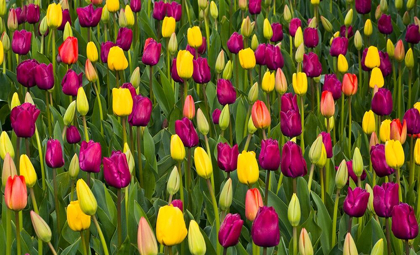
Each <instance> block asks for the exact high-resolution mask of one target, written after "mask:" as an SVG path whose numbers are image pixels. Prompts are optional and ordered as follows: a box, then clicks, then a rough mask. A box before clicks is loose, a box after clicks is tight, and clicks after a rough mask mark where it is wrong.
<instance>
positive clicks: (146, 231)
mask: <svg viewBox="0 0 420 255" xmlns="http://www.w3.org/2000/svg"><path fill="white" fill-rule="evenodd" d="M137 246H138V249H139V252H140V254H141V255H151V254H158V247H157V244H156V238H155V234H153V230H152V229H151V228H150V226H149V223H148V222H147V220H146V218H144V217H141V218H140V222H139V228H138V230H137Z"/></svg>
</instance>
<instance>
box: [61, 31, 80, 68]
mask: <svg viewBox="0 0 420 255" xmlns="http://www.w3.org/2000/svg"><path fill="white" fill-rule="evenodd" d="M58 55H59V56H60V58H61V62H63V63H64V64H67V65H72V64H75V63H76V62H77V59H78V57H79V47H78V45H77V38H76V37H72V36H69V37H67V39H66V40H65V41H64V42H63V43H62V44H61V45H60V47H58Z"/></svg>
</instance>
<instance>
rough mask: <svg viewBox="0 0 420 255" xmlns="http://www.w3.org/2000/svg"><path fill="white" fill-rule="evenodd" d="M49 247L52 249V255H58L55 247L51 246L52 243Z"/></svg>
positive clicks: (49, 243)
mask: <svg viewBox="0 0 420 255" xmlns="http://www.w3.org/2000/svg"><path fill="white" fill-rule="evenodd" d="M48 246H49V247H50V249H51V253H52V254H53V255H57V252H56V251H55V249H54V246H53V245H52V244H51V242H48Z"/></svg>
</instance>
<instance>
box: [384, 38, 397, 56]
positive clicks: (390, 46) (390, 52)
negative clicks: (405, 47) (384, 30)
mask: <svg viewBox="0 0 420 255" xmlns="http://www.w3.org/2000/svg"><path fill="white" fill-rule="evenodd" d="M394 50H395V49H394V44H393V43H392V41H391V39H388V41H386V52H387V53H388V56H389V57H390V58H393V57H394Z"/></svg>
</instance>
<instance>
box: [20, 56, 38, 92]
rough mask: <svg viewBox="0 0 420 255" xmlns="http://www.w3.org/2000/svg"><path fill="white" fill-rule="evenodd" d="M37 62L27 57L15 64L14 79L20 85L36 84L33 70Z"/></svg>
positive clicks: (28, 86) (31, 85)
mask: <svg viewBox="0 0 420 255" xmlns="http://www.w3.org/2000/svg"><path fill="white" fill-rule="evenodd" d="M38 64H39V63H38V61H36V60H35V59H27V60H24V61H23V62H21V63H20V64H19V65H18V66H17V68H16V79H17V81H18V82H19V83H20V84H22V86H24V87H27V88H30V87H33V86H35V85H36V82H35V70H36V67H37V66H38Z"/></svg>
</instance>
